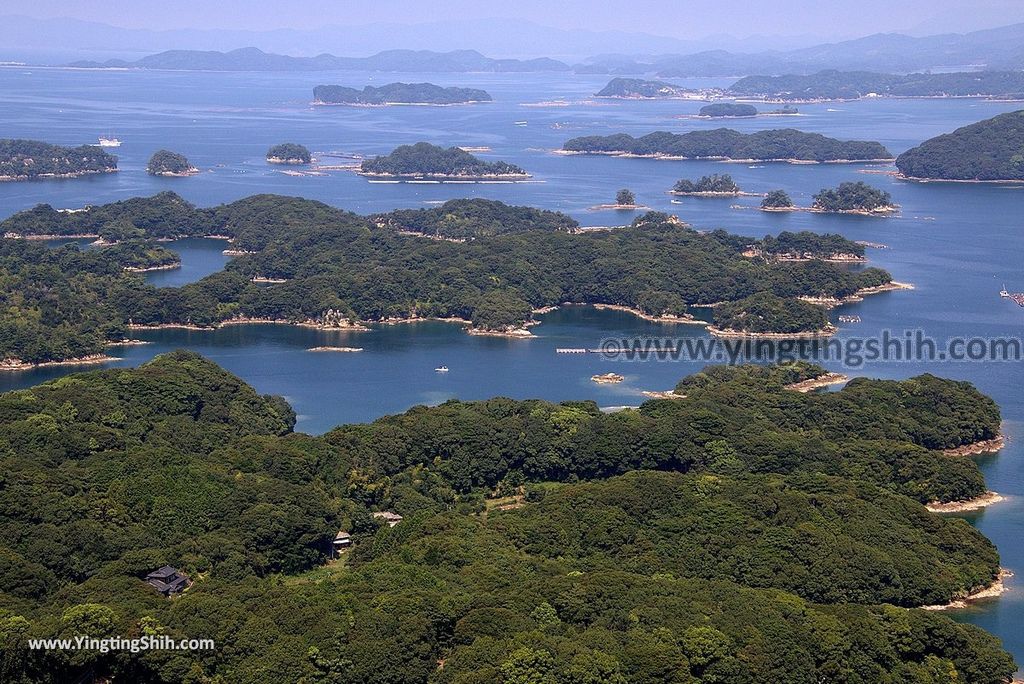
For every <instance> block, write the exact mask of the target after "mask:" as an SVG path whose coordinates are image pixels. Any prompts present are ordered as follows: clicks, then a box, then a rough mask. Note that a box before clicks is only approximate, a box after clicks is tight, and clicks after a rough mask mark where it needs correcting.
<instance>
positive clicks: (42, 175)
mask: <svg viewBox="0 0 1024 684" xmlns="http://www.w3.org/2000/svg"><path fill="white" fill-rule="evenodd" d="M117 171H118V170H117V169H94V170H90V171H73V172H71V173H37V174H36V175H34V176H0V182H3V183H8V182H10V183H16V182H18V181H30V180H54V179H70V178H81V177H83V176H93V175H95V174H97V173H117Z"/></svg>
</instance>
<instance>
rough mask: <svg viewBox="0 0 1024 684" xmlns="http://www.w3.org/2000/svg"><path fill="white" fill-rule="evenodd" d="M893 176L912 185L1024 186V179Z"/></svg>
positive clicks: (897, 174)
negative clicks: (969, 184) (976, 184)
mask: <svg viewBox="0 0 1024 684" xmlns="http://www.w3.org/2000/svg"><path fill="white" fill-rule="evenodd" d="M892 175H893V176H894V177H895V178H897V179H899V180H904V181H909V182H912V183H979V184H982V185H1009V184H1017V185H1024V178H1013V179H1011V178H1005V179H1003V178H1001V179H995V180H979V179H974V178H921V177H918V176H906V175H904V174H902V173H900V172H898V171H897V172H895V173H893V174H892Z"/></svg>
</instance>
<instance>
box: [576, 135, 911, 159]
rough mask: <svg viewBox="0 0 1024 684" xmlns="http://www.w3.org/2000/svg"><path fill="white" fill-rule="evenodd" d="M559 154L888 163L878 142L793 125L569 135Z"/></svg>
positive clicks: (889, 154) (886, 151)
mask: <svg viewBox="0 0 1024 684" xmlns="http://www.w3.org/2000/svg"><path fill="white" fill-rule="evenodd" d="M561 152H562V153H564V154H605V155H611V156H619V157H648V158H652V159H678V160H686V159H714V160H720V161H743V162H753V161H756V162H769V161H781V162H790V163H801V162H802V163H807V162H834V163H840V162H867V161H891V160H892V159H893V156H892V154H891V153H890V152H889V150H887V149H885V147H884V146H883V145H882V144H881V143H877V142H865V141H843V140H836V139H835V138H827V137H825V136H824V135H821V134H820V133H805V132H803V131H798V130H795V129H792V128H785V129H776V130H765V131H757V132H756V133H740V132H739V131H734V130H732V129H729V128H716V129H713V130H708V131H699V130H698V131H689V132H687V133H669V132H667V131H658V132H655V133H648V134H647V135H644V136H641V137H639V138H634V137H633V136H631V135H629V134H626V133H618V134H615V135H607V136H597V135H595V136H585V137H580V138H573V139H571V140H568V141H566V142H565V144H563V145H562V149H561Z"/></svg>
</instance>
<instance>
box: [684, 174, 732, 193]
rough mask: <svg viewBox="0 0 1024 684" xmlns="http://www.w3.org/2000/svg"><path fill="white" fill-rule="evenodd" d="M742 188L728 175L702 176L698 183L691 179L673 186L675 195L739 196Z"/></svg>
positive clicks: (685, 179)
mask: <svg viewBox="0 0 1024 684" xmlns="http://www.w3.org/2000/svg"><path fill="white" fill-rule="evenodd" d="M739 193H740V186H738V185H736V181H734V180H733V179H732V176H731V175H729V174H728V173H723V174H721V175H719V174H717V173H716V174H714V175H711V176H701V177H700V178H699V179H698V180H697V181H696V182H695V181H692V180H690V179H689V178H683V179H681V180H679V181H676V184H675V185H674V186H672V194H674V195H738V194H739Z"/></svg>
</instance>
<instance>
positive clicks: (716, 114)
mask: <svg viewBox="0 0 1024 684" xmlns="http://www.w3.org/2000/svg"><path fill="white" fill-rule="evenodd" d="M698 116H703V117H707V118H709V119H737V118H744V117H749V116H757V107H755V106H754V105H749V104H739V103H735V102H715V103H714V104H709V105H704V106H703V107H701V108H700V112H699V113H698Z"/></svg>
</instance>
